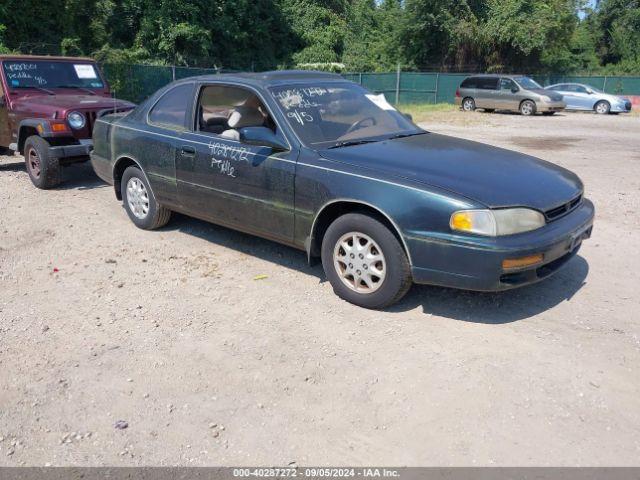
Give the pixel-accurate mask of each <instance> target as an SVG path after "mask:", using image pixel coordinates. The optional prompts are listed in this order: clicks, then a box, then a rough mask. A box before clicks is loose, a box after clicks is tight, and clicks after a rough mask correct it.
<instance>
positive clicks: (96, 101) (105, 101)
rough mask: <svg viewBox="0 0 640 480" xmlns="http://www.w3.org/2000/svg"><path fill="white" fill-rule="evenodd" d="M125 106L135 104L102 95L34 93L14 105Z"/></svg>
mask: <svg viewBox="0 0 640 480" xmlns="http://www.w3.org/2000/svg"><path fill="white" fill-rule="evenodd" d="M114 103H115V105H116V106H117V107H120V108H123V107H128V106H134V104H133V103H131V102H127V101H125V100H114V99H113V98H111V97H104V96H101V95H77V94H76V95H65V94H63V95H34V96H29V97H22V98H20V99H18V100H16V102H15V103H14V105H13V108H14V109H31V110H34V109H39V108H44V109H52V108H53V109H62V110H72V109H81V110H101V109H103V108H111V107H113V106H114Z"/></svg>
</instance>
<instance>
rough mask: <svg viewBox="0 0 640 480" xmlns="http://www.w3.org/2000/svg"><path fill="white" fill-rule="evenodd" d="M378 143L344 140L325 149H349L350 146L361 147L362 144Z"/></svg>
mask: <svg viewBox="0 0 640 480" xmlns="http://www.w3.org/2000/svg"><path fill="white" fill-rule="evenodd" d="M379 141H380V140H345V141H344V142H338V143H336V144H335V145H331V146H330V147H327V149H330V148H340V147H350V146H351V145H362V144H363V143H374V142H379Z"/></svg>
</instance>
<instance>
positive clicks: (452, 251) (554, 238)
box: [405, 199, 595, 291]
mask: <svg viewBox="0 0 640 480" xmlns="http://www.w3.org/2000/svg"><path fill="white" fill-rule="evenodd" d="M594 213H595V209H594V206H593V203H591V202H590V201H589V200H587V199H584V200H583V201H582V203H581V204H580V206H579V207H577V208H576V209H575V210H573V211H572V212H571V213H569V214H567V215H565V216H564V217H562V218H559V219H557V220H554V221H552V222H550V223H548V224H547V225H546V226H544V227H542V228H539V229H537V230H533V231H531V232H526V233H521V234H517V235H509V236H505V237H479V236H477V237H476V236H473V237H472V236H463V235H453V234H433V233H431V234H430V233H426V232H423V233H421V232H407V234H406V235H405V241H406V244H407V247H408V248H409V251H410V253H411V260H412V264H413V266H412V268H411V271H412V274H413V281H414V282H415V283H422V284H430V285H440V286H446V287H454V288H461V289H465V290H480V291H498V290H507V289H510V288H515V287H520V286H523V285H528V284H531V283H535V282H537V281H540V280H542V279H544V278H546V277H548V276H549V275H551V274H552V273H554V272H555V271H557V270H558V269H559V268H560V267H562V266H563V265H564V264H565V263H567V261H569V260H570V259H571V258H572V257H573V256H575V255H576V253H578V250H579V249H580V246H581V244H582V240H584V239H587V238H589V237H590V236H591V231H592V228H593V218H594ZM536 254H542V255H543V260H542V262H540V263H538V264H535V265H532V266H530V267H523V268H520V269H508V270H505V269H503V267H502V262H503V261H504V260H507V259H518V258H522V257H527V256H530V255H536Z"/></svg>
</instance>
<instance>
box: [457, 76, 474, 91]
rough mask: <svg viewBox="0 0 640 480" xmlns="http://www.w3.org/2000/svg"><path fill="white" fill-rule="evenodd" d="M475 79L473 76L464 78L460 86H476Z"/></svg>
mask: <svg viewBox="0 0 640 480" xmlns="http://www.w3.org/2000/svg"><path fill="white" fill-rule="evenodd" d="M476 84H477V79H476V78H475V77H469V78H465V79H464V80H463V81H462V83H461V84H460V88H476Z"/></svg>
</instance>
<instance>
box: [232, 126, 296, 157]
mask: <svg viewBox="0 0 640 480" xmlns="http://www.w3.org/2000/svg"><path fill="white" fill-rule="evenodd" d="M240 141H241V142H243V143H246V144H249V145H256V146H259V147H271V148H272V149H273V151H275V152H284V151H286V150H289V146H288V145H287V144H286V143H285V142H284V141H283V140H282V139H281V138H279V137H277V136H276V134H275V133H273V131H272V130H271V129H270V128H267V127H244V128H241V129H240Z"/></svg>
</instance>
